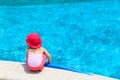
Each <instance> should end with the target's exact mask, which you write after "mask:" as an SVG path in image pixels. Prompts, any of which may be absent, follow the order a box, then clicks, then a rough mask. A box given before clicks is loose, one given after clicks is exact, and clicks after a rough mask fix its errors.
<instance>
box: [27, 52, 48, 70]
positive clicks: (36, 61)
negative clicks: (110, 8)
mask: <svg viewBox="0 0 120 80" xmlns="http://www.w3.org/2000/svg"><path fill="white" fill-rule="evenodd" d="M45 62H46V56H45V54H42V53H29V54H28V53H27V58H26V64H27V67H28V69H29V70H34V71H36V70H42V68H43V67H44V64H45Z"/></svg>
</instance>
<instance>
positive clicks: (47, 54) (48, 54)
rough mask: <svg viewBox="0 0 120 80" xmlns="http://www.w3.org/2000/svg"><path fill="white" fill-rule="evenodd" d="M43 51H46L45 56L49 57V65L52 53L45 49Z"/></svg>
mask: <svg viewBox="0 0 120 80" xmlns="http://www.w3.org/2000/svg"><path fill="white" fill-rule="evenodd" d="M43 50H44V54H45V55H46V56H47V58H48V63H50V62H51V55H50V53H49V52H48V51H47V50H46V49H45V48H43Z"/></svg>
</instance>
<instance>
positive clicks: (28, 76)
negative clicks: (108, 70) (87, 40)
mask: <svg viewBox="0 0 120 80" xmlns="http://www.w3.org/2000/svg"><path fill="white" fill-rule="evenodd" d="M0 80H117V79H113V78H109V77H105V76H100V75H95V74H91V75H88V74H84V73H77V72H73V71H67V70H62V69H55V68H50V67H44V69H43V70H42V71H39V72H31V71H29V70H28V69H27V68H26V65H25V64H24V63H20V62H11V61H0Z"/></svg>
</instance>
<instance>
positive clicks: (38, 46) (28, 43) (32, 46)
mask: <svg viewBox="0 0 120 80" xmlns="http://www.w3.org/2000/svg"><path fill="white" fill-rule="evenodd" d="M27 45H28V46H29V47H31V48H40V47H41V44H39V45H32V44H30V42H29V41H27Z"/></svg>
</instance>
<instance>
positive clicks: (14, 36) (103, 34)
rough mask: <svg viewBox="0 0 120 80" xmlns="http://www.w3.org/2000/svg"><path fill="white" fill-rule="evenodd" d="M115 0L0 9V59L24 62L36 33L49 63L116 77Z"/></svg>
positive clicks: (119, 56) (119, 14)
mask: <svg viewBox="0 0 120 80" xmlns="http://www.w3.org/2000/svg"><path fill="white" fill-rule="evenodd" d="M119 4H120V2H119V1H117V0H116V1H113V0H109V1H86V2H84V1H83V2H77V3H66V4H51V5H49V4H47V5H27V6H25V5H22V6H2V5H1V6H0V44H1V46H0V52H1V54H0V55H1V56H0V60H9V61H19V62H25V54H26V49H27V45H26V43H25V39H26V36H27V35H28V34H29V33H31V32H38V33H39V34H40V36H41V38H42V40H43V47H45V48H46V49H47V50H48V51H49V52H50V53H51V55H52V58H53V59H52V60H53V62H52V64H56V65H57V64H58V65H62V66H66V67H68V68H73V69H75V70H77V71H79V72H88V73H95V74H100V75H104V76H109V77H114V78H118V79H120V5H119Z"/></svg>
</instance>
